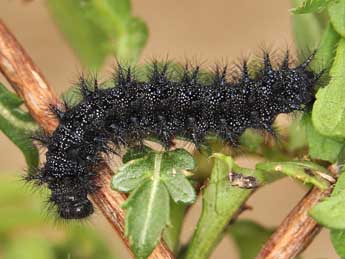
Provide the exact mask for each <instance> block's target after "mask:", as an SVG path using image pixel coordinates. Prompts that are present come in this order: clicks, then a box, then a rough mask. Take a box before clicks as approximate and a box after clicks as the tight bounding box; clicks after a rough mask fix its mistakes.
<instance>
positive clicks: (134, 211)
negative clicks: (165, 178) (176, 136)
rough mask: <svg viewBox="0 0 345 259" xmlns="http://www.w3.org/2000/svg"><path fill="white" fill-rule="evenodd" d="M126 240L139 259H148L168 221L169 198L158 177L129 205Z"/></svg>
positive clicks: (146, 183) (146, 184) (136, 195)
mask: <svg viewBox="0 0 345 259" xmlns="http://www.w3.org/2000/svg"><path fill="white" fill-rule="evenodd" d="M125 207H126V208H127V214H126V236H127V237H128V239H129V243H130V245H131V248H132V251H133V253H134V254H135V256H136V258H147V257H148V256H149V255H150V254H151V252H152V250H153V249H154V248H155V246H156V245H157V243H158V241H159V239H160V236H161V233H162V231H163V229H164V227H165V226H166V224H167V223H168V221H169V194H168V191H167V190H166V188H165V186H164V184H163V183H162V182H161V181H160V179H159V171H158V175H156V174H155V176H154V179H153V181H146V182H145V183H144V184H143V185H141V186H140V187H139V188H138V189H136V191H134V193H132V194H131V196H130V197H129V199H128V200H127V201H126V204H125Z"/></svg>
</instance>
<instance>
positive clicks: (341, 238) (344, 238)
mask: <svg viewBox="0 0 345 259" xmlns="http://www.w3.org/2000/svg"><path fill="white" fill-rule="evenodd" d="M330 235H331V241H332V244H333V247H334V249H335V251H336V252H337V254H338V255H339V256H340V257H341V258H342V259H343V258H345V231H344V230H338V229H331V231H330Z"/></svg>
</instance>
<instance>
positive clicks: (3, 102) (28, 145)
mask: <svg viewBox="0 0 345 259" xmlns="http://www.w3.org/2000/svg"><path fill="white" fill-rule="evenodd" d="M21 104H22V101H21V99H20V98H19V97H18V96H16V95H15V94H13V93H11V92H10V91H8V90H7V89H6V88H5V86H3V85H2V84H0V130H1V131H2V132H4V134H5V135H6V136H7V137H8V138H9V139H10V140H11V141H12V142H13V143H14V144H15V145H16V146H17V147H18V148H19V149H20V150H21V151H22V153H23V155H24V157H25V160H26V163H27V165H28V166H29V167H30V168H34V167H37V165H38V150H37V148H36V147H35V146H34V145H33V143H32V141H31V140H30V137H31V134H32V133H33V131H35V130H36V129H37V126H36V124H35V123H34V121H33V119H32V118H31V116H30V115H29V114H28V113H27V112H24V111H23V110H22V109H20V108H19V106H20V105H21Z"/></svg>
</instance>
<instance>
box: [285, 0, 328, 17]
mask: <svg viewBox="0 0 345 259" xmlns="http://www.w3.org/2000/svg"><path fill="white" fill-rule="evenodd" d="M328 2H330V0H304V1H303V2H302V3H301V4H300V5H299V6H298V7H296V8H292V9H291V10H290V11H291V12H292V13H294V14H305V13H313V12H321V11H322V10H323V9H324V8H326V7H327V3H328Z"/></svg>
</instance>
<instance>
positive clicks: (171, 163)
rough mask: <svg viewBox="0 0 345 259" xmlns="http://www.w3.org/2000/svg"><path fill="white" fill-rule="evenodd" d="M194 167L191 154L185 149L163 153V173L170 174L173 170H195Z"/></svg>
mask: <svg viewBox="0 0 345 259" xmlns="http://www.w3.org/2000/svg"><path fill="white" fill-rule="evenodd" d="M194 167H195V161H194V159H193V157H192V156H191V154H190V153H188V152H187V151H186V150H185V149H182V148H180V149H175V150H174V151H170V152H164V153H163V158H162V169H163V171H166V172H170V171H171V169H172V168H175V169H176V170H193V169H194Z"/></svg>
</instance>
